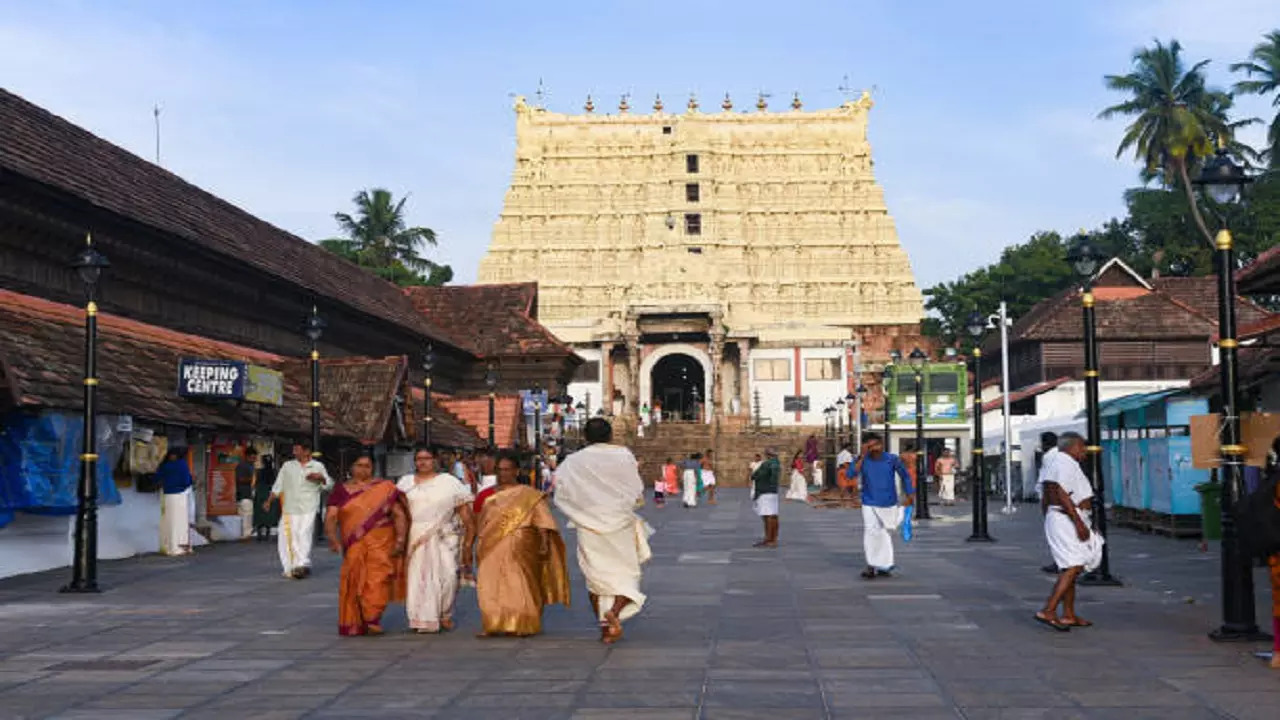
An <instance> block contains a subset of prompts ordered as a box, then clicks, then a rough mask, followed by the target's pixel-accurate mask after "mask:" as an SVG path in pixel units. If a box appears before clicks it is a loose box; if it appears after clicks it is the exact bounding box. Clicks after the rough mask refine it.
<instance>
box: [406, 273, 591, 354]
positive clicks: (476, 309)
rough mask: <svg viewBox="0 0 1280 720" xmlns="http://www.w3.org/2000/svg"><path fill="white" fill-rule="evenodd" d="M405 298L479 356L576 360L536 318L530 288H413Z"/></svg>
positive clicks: (534, 288) (532, 287)
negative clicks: (468, 343) (464, 340)
mask: <svg viewBox="0 0 1280 720" xmlns="http://www.w3.org/2000/svg"><path fill="white" fill-rule="evenodd" d="M406 294H408V296H409V297H410V298H411V299H412V300H413V304H414V306H415V307H417V308H418V311H419V312H421V313H422V314H423V315H425V316H426V317H427V318H429V319H430V320H431V321H432V322H433V323H435V324H437V325H440V326H442V327H444V328H445V330H446V331H447V332H449V333H451V334H453V335H456V336H466V337H469V338H470V339H471V341H472V343H473V346H474V347H475V349H476V351H477V352H478V353H479V355H480V356H481V357H485V358H490V357H499V356H503V355H543V356H546V355H558V356H572V355H574V352H573V350H572V349H571V348H570V347H569V346H568V345H565V344H564V343H562V342H560V341H559V340H558V339H556V337H555V335H553V334H552V333H551V331H550V330H548V329H546V328H545V327H543V325H542V324H541V323H539V322H538V321H537V320H536V319H534V315H533V312H534V311H535V309H536V306H537V305H536V301H537V285H536V284H534V283H516V284H507V285H458V286H447V287H414V288H408V289H407V290H406Z"/></svg>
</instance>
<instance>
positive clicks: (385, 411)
mask: <svg viewBox="0 0 1280 720" xmlns="http://www.w3.org/2000/svg"><path fill="white" fill-rule="evenodd" d="M284 367H285V368H286V370H285V372H287V373H288V374H289V376H290V377H296V378H297V379H298V384H299V386H300V388H301V391H302V392H303V393H304V394H305V395H304V397H306V398H308V399H309V398H310V397H311V368H310V361H309V360H307V359H305V358H295V359H290V360H288V361H287V362H286V363H285V365H284ZM408 367H409V360H408V358H406V357H404V356H397V355H393V356H390V357H385V358H369V357H341V358H325V357H322V358H320V407H321V408H322V409H323V410H324V411H325V412H326V413H328V414H331V415H332V416H333V420H334V423H335V424H337V425H338V426H340V427H341V428H342V433H341V434H342V435H344V436H345V437H351V438H354V439H356V440H359V441H360V442H361V443H363V444H366V445H376V444H378V443H380V442H382V441H383V439H384V438H386V436H387V429H388V424H389V423H391V422H392V421H393V420H395V418H394V412H395V410H394V408H395V402H396V398H397V397H400V396H401V392H402V388H403V384H404V379H405V374H406V372H407V371H408ZM397 424H398V421H397ZM393 439H394V436H393Z"/></svg>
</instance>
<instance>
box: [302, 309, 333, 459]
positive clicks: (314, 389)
mask: <svg viewBox="0 0 1280 720" xmlns="http://www.w3.org/2000/svg"><path fill="white" fill-rule="evenodd" d="M326 327H328V323H326V322H325V321H324V318H322V317H320V313H319V312H318V311H317V310H316V306H315V305H312V306H311V315H310V316H308V317H307V324H306V328H305V331H306V334H307V340H309V341H310V342H311V457H313V458H318V457H320V349H319V342H320V336H321V335H324V329H325V328H326Z"/></svg>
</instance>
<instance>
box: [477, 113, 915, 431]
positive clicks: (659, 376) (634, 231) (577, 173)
mask: <svg viewBox="0 0 1280 720" xmlns="http://www.w3.org/2000/svg"><path fill="white" fill-rule="evenodd" d="M871 107H872V101H871V98H870V96H869V95H868V94H867V93H863V94H862V96H861V97H859V98H857V99H853V100H850V101H848V102H845V103H844V104H842V105H840V106H839V107H835V108H829V109H821V110H815V111H807V110H804V109H803V107H802V104H801V101H800V98H799V97H798V96H797V97H796V98H795V99H794V100H792V102H791V103H790V106H789V107H786V108H784V109H782V110H781V111H774V110H770V109H769V107H768V104H767V101H766V98H765V97H763V96H761V97H760V98H759V99H758V100H757V102H756V103H755V106H754V107H751V108H747V109H746V110H735V109H734V106H733V103H732V100H731V99H730V98H729V97H728V96H726V97H725V99H724V102H723V103H722V104H721V107H720V108H719V110H718V111H712V112H704V111H703V110H702V109H700V107H699V104H698V101H697V99H696V98H692V97H691V98H690V99H689V101H688V103H687V106H686V108H685V110H684V111H683V112H679V113H670V112H668V111H667V110H666V109H665V107H664V104H663V102H662V100H661V98H658V99H656V100H655V102H654V105H653V110H652V112H649V113H633V112H632V109H631V107H630V102H629V100H628V98H626V97H624V98H623V99H622V101H621V103H620V104H619V106H618V108H617V111H616V112H614V113H607V114H606V113H597V112H596V111H595V110H596V108H595V104H594V102H593V101H592V100H591V99H590V98H588V100H587V103H586V106H585V108H584V112H583V113H582V114H576V115H568V114H561V113H556V112H551V111H549V110H547V109H545V108H543V107H537V106H534V105H530V104H529V103H528V102H526V101H525V99H523V98H518V99H517V100H516V103H515V118H516V153H515V168H514V172H513V174H512V180H511V186H510V188H509V189H508V191H507V193H506V198H505V202H504V206H503V210H502V214H501V216H500V217H499V219H498V221H497V224H496V226H495V227H494V231H493V238H492V242H491V244H490V247H489V251H488V253H487V255H486V256H485V258H484V260H483V261H482V262H481V265H480V270H479V280H480V282H482V283H513V282H528V281H534V282H537V284H538V301H539V308H538V318H539V320H540V321H541V322H542V323H543V324H544V325H545V326H546V327H547V328H548V329H550V330H551V331H552V332H553V333H554V334H555V335H556V336H557V337H558V338H559V339H560V340H561V341H563V342H565V343H567V344H569V345H570V346H571V347H573V348H574V349H575V350H576V352H577V353H578V354H579V355H581V356H582V357H583V358H584V360H585V361H586V362H585V363H584V365H583V366H582V367H581V368H580V369H579V372H578V375H577V376H576V377H575V381H574V383H573V386H572V388H571V392H572V394H573V395H574V396H576V397H584V396H587V397H591V398H595V399H596V400H595V401H594V403H593V407H597V408H601V407H602V408H603V409H605V410H606V412H611V413H613V414H623V413H632V412H635V411H636V410H638V409H640V408H642V407H643V406H646V405H648V406H651V407H652V406H653V405H655V404H656V405H659V406H661V408H662V411H663V413H664V415H665V416H666V417H667V418H669V419H674V420H681V419H683V420H693V419H697V420H703V419H705V420H707V421H710V420H712V419H713V418H726V417H746V416H750V415H753V414H758V415H760V416H762V417H763V418H767V419H768V422H770V423H771V424H773V425H807V426H814V425H821V424H822V422H823V416H822V410H823V408H824V406H826V405H828V404H830V403H831V402H832V401H833V400H834V399H836V398H839V397H843V396H844V395H845V394H846V393H847V392H848V391H850V390H852V389H854V388H855V387H856V386H857V384H858V383H859V381H860V380H863V376H862V373H863V372H867V373H868V374H867V376H866V378H865V383H866V384H867V385H868V386H872V385H873V384H874V385H875V386H877V387H878V376H873V374H872V371H873V370H878V369H879V365H880V364H881V363H882V362H883V361H884V360H885V359H886V358H887V356H888V351H889V349H890V348H891V347H902V346H904V345H908V346H909V345H910V343H913V342H916V339H917V338H918V336H919V323H920V320H921V318H922V317H923V307H922V299H921V293H920V290H919V288H917V287H916V283H915V277H914V275H913V273H912V270H911V264H910V261H909V260H908V258H907V255H906V253H905V252H904V251H903V249H902V247H901V246H900V245H899V242H898V234H897V231H896V229H895V226H894V221H893V218H892V216H891V215H890V214H889V210H888V208H887V207H886V205H885V201H884V192H883V190H882V189H881V187H880V186H879V185H878V184H877V183H876V179H875V176H874V174H873V161H872V156H871V144H870V142H869V141H868V139H867V122H868V115H869V112H870V110H871ZM875 389H876V388H873V394H875V393H874V390H875ZM601 399H603V400H604V402H603V403H602V402H601V401H600V400H601ZM868 404H869V405H873V404H875V401H874V400H869V403H868Z"/></svg>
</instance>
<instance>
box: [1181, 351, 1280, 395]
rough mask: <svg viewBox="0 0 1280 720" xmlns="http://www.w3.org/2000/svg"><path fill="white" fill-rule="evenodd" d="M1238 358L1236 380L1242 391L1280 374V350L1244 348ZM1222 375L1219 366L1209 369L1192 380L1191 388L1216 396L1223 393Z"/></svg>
mask: <svg viewBox="0 0 1280 720" xmlns="http://www.w3.org/2000/svg"><path fill="white" fill-rule="evenodd" d="M1237 358H1238V359H1237V365H1236V378H1237V381H1238V383H1239V387H1240V389H1242V390H1243V389H1244V388H1247V387H1249V386H1250V385H1253V384H1255V383H1257V382H1259V381H1262V380H1265V379H1268V378H1272V377H1274V376H1275V375H1276V374H1277V373H1280V348H1250V347H1242V348H1240V350H1239V351H1238V354H1237ZM1221 373H1222V369H1221V367H1220V366H1218V365H1214V366H1212V367H1210V368H1207V369H1206V370H1204V371H1203V372H1201V373H1200V374H1199V375H1196V376H1195V377H1193V378H1191V382H1190V383H1189V387H1190V388H1191V389H1192V390H1194V391H1195V392H1196V393H1197V394H1200V395H1216V394H1218V393H1219V392H1221V387H1222V385H1221V382H1222V375H1221Z"/></svg>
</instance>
